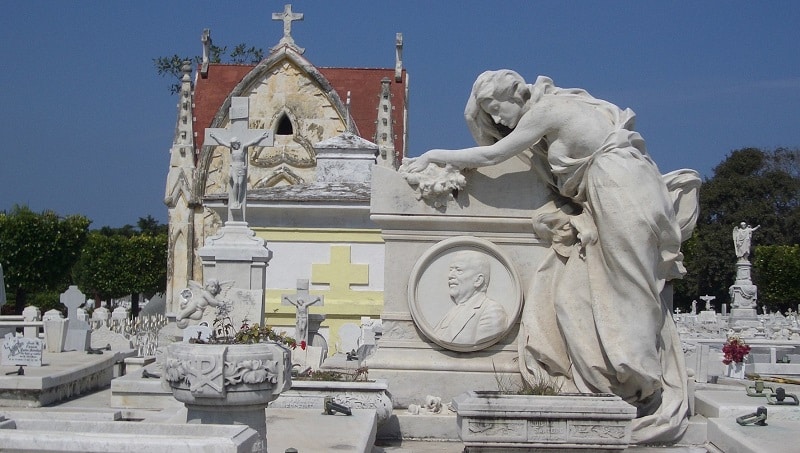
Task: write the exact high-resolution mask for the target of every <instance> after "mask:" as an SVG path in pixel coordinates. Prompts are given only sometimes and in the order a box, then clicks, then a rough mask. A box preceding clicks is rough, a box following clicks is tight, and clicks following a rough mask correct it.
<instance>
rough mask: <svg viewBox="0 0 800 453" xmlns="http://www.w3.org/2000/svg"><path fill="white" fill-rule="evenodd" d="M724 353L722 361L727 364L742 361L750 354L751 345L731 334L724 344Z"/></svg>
mask: <svg viewBox="0 0 800 453" xmlns="http://www.w3.org/2000/svg"><path fill="white" fill-rule="evenodd" d="M722 353H723V354H725V357H724V358H723V359H722V363H724V364H725V365H730V364H731V363H734V364H735V363H742V362H744V360H745V359H746V358H747V356H748V355H749V354H750V345H748V344H747V343H745V342H744V340H742V339H741V338H739V337H738V336H736V335H731V336H729V337H728V340H727V341H726V342H725V344H724V345H723V346H722Z"/></svg>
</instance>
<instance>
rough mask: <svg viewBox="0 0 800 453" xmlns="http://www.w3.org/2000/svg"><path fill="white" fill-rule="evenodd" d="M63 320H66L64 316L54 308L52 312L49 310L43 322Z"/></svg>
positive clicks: (43, 317)
mask: <svg viewBox="0 0 800 453" xmlns="http://www.w3.org/2000/svg"><path fill="white" fill-rule="evenodd" d="M63 318H64V315H62V314H61V312H60V311H59V310H56V309H55V308H54V309H52V310H47V311H46V312H45V313H44V316H42V321H49V320H51V319H63Z"/></svg>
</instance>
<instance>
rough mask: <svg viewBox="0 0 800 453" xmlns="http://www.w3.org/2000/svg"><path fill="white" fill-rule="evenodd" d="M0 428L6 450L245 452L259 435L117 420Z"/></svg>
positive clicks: (242, 429)
mask: <svg viewBox="0 0 800 453" xmlns="http://www.w3.org/2000/svg"><path fill="white" fill-rule="evenodd" d="M13 422H14V425H15V429H14V428H13V427H9V429H0V445H3V448H4V449H8V450H11V451H27V452H46V451H75V452H86V451H91V452H140V451H147V452H149V453H157V452H161V453H177V452H209V453H211V452H250V451H253V445H254V444H255V443H256V442H257V441H258V433H257V432H256V431H254V430H252V429H250V428H248V427H247V426H243V425H192V424H184V425H177V424H159V423H141V422H122V421H114V422H108V421H93V422H92V423H90V424H87V423H85V422H84V421H82V420H76V421H68V420H40V419H14V420H13Z"/></svg>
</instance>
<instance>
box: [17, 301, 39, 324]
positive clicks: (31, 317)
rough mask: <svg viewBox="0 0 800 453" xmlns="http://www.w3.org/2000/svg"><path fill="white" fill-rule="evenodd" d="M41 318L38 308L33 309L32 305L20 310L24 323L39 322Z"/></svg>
mask: <svg viewBox="0 0 800 453" xmlns="http://www.w3.org/2000/svg"><path fill="white" fill-rule="evenodd" d="M41 318H42V311H41V310H39V307H34V306H33V305H28V306H27V307H25V309H24V310H22V319H24V320H25V321H28V322H30V321H39V320H40V319H41Z"/></svg>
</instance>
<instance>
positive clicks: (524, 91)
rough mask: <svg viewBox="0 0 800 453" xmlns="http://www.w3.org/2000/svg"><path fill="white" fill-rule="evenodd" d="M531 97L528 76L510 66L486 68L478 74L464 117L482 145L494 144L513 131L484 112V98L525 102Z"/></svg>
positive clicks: (476, 139) (473, 134) (475, 137)
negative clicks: (525, 76) (524, 76)
mask: <svg viewBox="0 0 800 453" xmlns="http://www.w3.org/2000/svg"><path fill="white" fill-rule="evenodd" d="M530 97H531V91H530V88H528V85H526V84H525V79H523V78H522V76H521V75H519V74H517V73H516V72H514V71H512V70H510V69H501V70H499V71H486V72H484V73H483V74H481V75H480V76H478V79H477V80H475V83H474V84H473V85H472V92H471V93H470V96H469V100H467V107H466V108H465V109H464V117H465V118H466V120H467V126H469V130H470V132H471V133H472V137H473V138H474V139H475V141H476V142H477V143H478V144H479V145H491V144H493V143H495V142H497V141H499V140H500V139H502V138H503V137H504V136H505V135H506V134H508V132H509V130H508V128H505V127H503V126H499V125H497V124H495V122H494V120H492V117H491V115H489V114H488V113H486V112H484V111H483V109H482V108H481V102H482V101H484V100H486V99H500V100H504V101H506V100H510V101H515V102H522V103H524V102H527V101H528V99H530Z"/></svg>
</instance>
